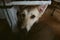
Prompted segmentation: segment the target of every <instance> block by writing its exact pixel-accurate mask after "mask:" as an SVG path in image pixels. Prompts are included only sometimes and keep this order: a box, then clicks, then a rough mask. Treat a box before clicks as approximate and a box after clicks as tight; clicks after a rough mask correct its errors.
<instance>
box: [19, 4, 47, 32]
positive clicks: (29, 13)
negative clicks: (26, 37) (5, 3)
mask: <svg viewBox="0 0 60 40" xmlns="http://www.w3.org/2000/svg"><path fill="white" fill-rule="evenodd" d="M46 8H47V5H40V6H30V7H25V9H23V10H22V11H21V12H20V13H19V16H20V17H19V19H20V21H21V22H22V21H23V23H22V25H21V28H22V29H24V28H26V29H27V31H28V32H29V30H30V29H31V27H32V25H33V24H34V23H35V22H37V21H38V19H39V18H40V17H41V16H42V15H43V13H44V11H45V9H46Z"/></svg>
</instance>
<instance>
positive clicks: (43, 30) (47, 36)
mask: <svg viewBox="0 0 60 40" xmlns="http://www.w3.org/2000/svg"><path fill="white" fill-rule="evenodd" d="M57 12H58V13H59V9H58V11H57ZM57 12H56V11H55V13H57ZM52 13H53V7H52V8H51V7H48V8H47V10H46V11H45V13H44V15H43V16H42V17H41V18H40V19H39V21H38V23H35V24H34V25H33V27H32V28H31V30H30V31H29V32H26V31H24V30H20V32H15V33H14V32H11V29H10V28H9V25H8V23H7V21H6V20H5V19H4V20H2V19H0V40H60V20H59V18H58V15H57V14H55V13H54V14H53V15H52ZM56 15H57V16H56ZM57 18H58V19H57Z"/></svg>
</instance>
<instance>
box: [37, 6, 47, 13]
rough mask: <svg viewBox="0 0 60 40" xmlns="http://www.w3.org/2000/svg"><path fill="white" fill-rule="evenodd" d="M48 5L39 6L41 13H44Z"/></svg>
mask: <svg viewBox="0 0 60 40" xmlns="http://www.w3.org/2000/svg"><path fill="white" fill-rule="evenodd" d="M47 6H48V5H40V6H38V11H39V13H44V11H45V9H46V8H47Z"/></svg>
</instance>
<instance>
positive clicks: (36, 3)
mask: <svg viewBox="0 0 60 40" xmlns="http://www.w3.org/2000/svg"><path fill="white" fill-rule="evenodd" d="M45 4H49V5H50V4H51V1H13V2H10V3H6V6H11V5H45Z"/></svg>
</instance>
